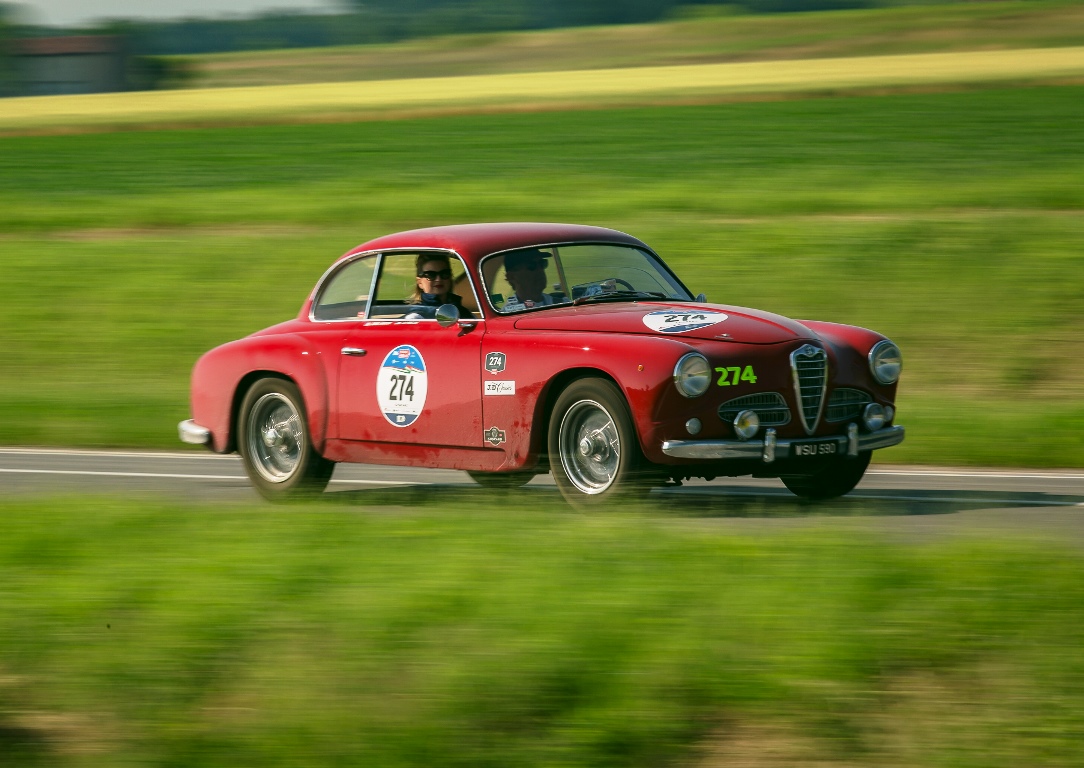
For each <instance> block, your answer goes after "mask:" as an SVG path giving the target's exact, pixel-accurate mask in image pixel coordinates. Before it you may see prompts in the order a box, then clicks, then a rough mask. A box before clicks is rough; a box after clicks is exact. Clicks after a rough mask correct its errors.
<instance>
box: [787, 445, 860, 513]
mask: <svg viewBox="0 0 1084 768" xmlns="http://www.w3.org/2000/svg"><path fill="white" fill-rule="evenodd" d="M872 455H873V454H872V453H871V452H870V451H866V452H865V453H860V454H858V456H856V457H854V458H853V459H851V458H839V459H833V460H832V461H831V462H829V463H827V464H824V465H823V466H821V468H820V469H818V470H817V471H816V472H813V473H811V474H808V475H783V476H782V477H780V478H779V479H780V480H782V481H783V485H785V486H787V489H788V490H790V492H791V493H793V494H794V495H795V496H801V497H802V498H803V499H808V500H809V501H824V500H825V499H834V498H836V497H838V496H843V495H844V494H847V493H850V492H851V491H853V490H854V487H855V486H856V485H858V483H859V481H860V480H861V479H862V475H864V474H865V473H866V467H868V466H869V460H870V457H871V456H872Z"/></svg>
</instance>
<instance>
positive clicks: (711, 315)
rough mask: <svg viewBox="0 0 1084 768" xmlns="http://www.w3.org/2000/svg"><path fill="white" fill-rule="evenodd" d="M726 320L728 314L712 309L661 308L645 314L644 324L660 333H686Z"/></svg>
mask: <svg viewBox="0 0 1084 768" xmlns="http://www.w3.org/2000/svg"><path fill="white" fill-rule="evenodd" d="M724 320H726V314H724V313H723V312H716V311H715V310H712V309H704V310H699V311H690V310H687V309H660V310H658V311H656V312H649V313H648V314H646V315H644V325H646V326H647V327H648V328H650V329H651V330H653V331H657V332H658V333H686V332H688V331H697V330H700V329H701V328H707V327H708V326H709V325H716V324H717V323H721V322H723V321H724Z"/></svg>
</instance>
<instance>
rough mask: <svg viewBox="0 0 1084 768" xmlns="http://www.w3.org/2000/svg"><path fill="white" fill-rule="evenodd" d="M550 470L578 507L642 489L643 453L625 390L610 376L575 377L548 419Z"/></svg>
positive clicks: (560, 486) (630, 494)
mask: <svg viewBox="0 0 1084 768" xmlns="http://www.w3.org/2000/svg"><path fill="white" fill-rule="evenodd" d="M546 438H547V439H546V446H547V454H548V458H549V464H550V472H551V473H552V474H553V479H554V481H555V482H556V484H557V488H558V490H559V491H560V492H561V495H562V496H563V497H564V498H565V500H566V501H567V502H568V503H569V504H571V505H572V506H573V507H575V508H577V509H585V510H586V509H591V508H594V507H596V506H598V505H601V504H605V503H609V502H614V501H623V500H626V499H629V498H631V497H633V496H634V495H635V494H636V493H637V492H640V491H642V490H644V488H645V487H647V486H648V485H649V484H648V483H646V482H645V477H646V476H645V475H644V474H642V472H643V470H644V469H645V463H646V462H645V460H644V454H643V451H642V450H641V447H640V438H639V435H638V434H637V432H636V427H635V423H634V419H633V417H632V410H631V408H630V407H629V403H628V400H627V399H626V397H625V394H624V392H622V390H621V388H620V387H619V386H618V385H617V383H616V382H614V381H613V380H612V379H610V378H609V377H601V376H581V377H578V378H575V379H573V380H572V381H571V382H570V383H569V384H568V385H567V386H566V387H564V388H563V389H562V390H561V392H560V393H559V394H558V395H557V397H556V399H555V400H554V405H553V409H552V414H551V418H550V420H549V422H548V425H547V431H546Z"/></svg>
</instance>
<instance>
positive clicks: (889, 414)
mask: <svg viewBox="0 0 1084 768" xmlns="http://www.w3.org/2000/svg"><path fill="white" fill-rule="evenodd" d="M894 418H896V409H895V408H893V407H892V406H891V405H886V406H885V424H887V423H889V422H890V421H892V419H894Z"/></svg>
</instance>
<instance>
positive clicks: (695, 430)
mask: <svg viewBox="0 0 1084 768" xmlns="http://www.w3.org/2000/svg"><path fill="white" fill-rule="evenodd" d="M700 427H701V424H700V419H689V420H688V421H686V422H685V431H686V432H688V433H689V434H690V435H699V434H700Z"/></svg>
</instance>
